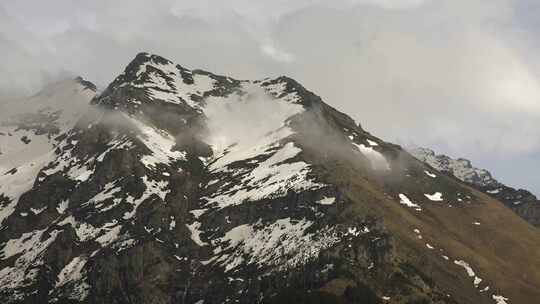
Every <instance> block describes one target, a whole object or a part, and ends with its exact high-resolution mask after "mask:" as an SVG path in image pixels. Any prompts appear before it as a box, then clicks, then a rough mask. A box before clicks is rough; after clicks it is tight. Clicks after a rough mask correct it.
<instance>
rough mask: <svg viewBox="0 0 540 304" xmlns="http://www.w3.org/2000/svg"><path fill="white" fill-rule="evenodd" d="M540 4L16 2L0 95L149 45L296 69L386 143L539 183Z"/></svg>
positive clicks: (256, 74)
mask: <svg viewBox="0 0 540 304" xmlns="http://www.w3.org/2000/svg"><path fill="white" fill-rule="evenodd" d="M539 14H540V3H538V2H537V1H533V0H521V1H517V0H493V1H480V0H472V1H464V0H441V1H433V0H431V1H430V0H424V1H422V0H395V1H392V0H354V1H353V0H343V1H341V0H339V1H332V2H331V3H328V2H326V1H317V0H316V1H307V0H295V1H272V2H267V1H245V0H235V1H230V2H227V3H226V4H225V3H223V4H222V3H219V2H213V1H197V2H195V3H193V2H187V1H168V0H160V1H156V2H154V3H152V5H148V3H147V2H146V1H129V2H127V1H114V2H110V1H102V0H100V1H92V2H88V3H75V2H71V1H67V0H56V1H48V2H46V3H45V2H43V3H41V2H37V3H36V1H28V0H19V1H12V0H6V1H3V2H2V4H0V50H1V51H2V54H3V59H2V61H0V71H1V73H2V75H6V77H2V78H1V79H0V98H1V96H9V97H14V96H25V95H31V94H33V93H34V92H36V91H37V90H39V89H40V88H41V87H43V86H44V85H46V84H48V83H51V82H54V81H56V80H58V79H61V78H63V77H65V76H66V75H82V76H84V77H85V78H87V79H89V80H91V81H93V82H95V83H96V84H98V86H99V87H101V88H103V87H105V86H106V85H107V84H108V83H109V82H110V81H111V80H112V79H114V78H115V77H116V76H117V75H118V74H119V73H120V72H121V71H122V70H123V68H124V66H125V65H126V64H127V63H128V62H129V61H130V60H131V59H132V58H133V57H134V56H135V54H136V53H137V52H139V51H148V52H151V53H157V54H160V55H162V56H164V57H166V58H168V59H170V60H172V61H174V62H177V63H179V64H181V65H183V66H186V67H189V68H202V69H205V70H209V71H212V72H214V73H220V74H226V75H230V76H232V77H235V78H237V79H261V78H264V77H267V76H268V77H275V76H278V75H288V76H290V77H292V78H295V79H296V80H298V81H299V82H301V83H302V84H303V85H304V86H305V87H306V88H308V89H310V90H312V91H314V92H315V93H317V94H318V95H320V96H321V97H322V98H323V100H324V101H325V102H327V103H329V104H331V105H332V106H335V107H337V108H338V109H340V110H342V111H344V112H346V113H347V114H349V115H351V116H352V117H354V118H355V119H356V120H357V121H358V122H360V123H361V124H362V126H363V127H364V128H366V129H367V130H369V131H370V132H372V133H374V134H375V135H377V136H379V137H381V138H383V139H385V140H388V141H392V142H397V143H399V144H402V145H404V146H410V145H418V146H425V147H430V148H433V149H435V150H436V151H437V152H440V153H445V154H448V155H450V156H453V157H466V158H469V159H471V160H472V161H473V164H475V165H477V166H480V167H485V168H487V169H490V171H492V172H493V173H494V175H495V176H496V177H497V178H498V179H500V180H501V181H502V182H507V183H509V184H511V185H514V186H518V187H527V188H531V189H532V190H534V191H536V192H537V193H538V192H540V183H539V181H538V178H536V177H535V176H538V174H537V172H535V171H536V169H535V168H537V167H538V164H539V163H540V128H538V119H539V118H540V117H539V116H540V101H539V100H540V76H539V75H540V60H539V58H540V57H539V56H538V54H540V52H539V46H540V38H538V37H540V35H538V34H539V32H538V28H539V27H538V25H539V24H538V18H537V16H538V15H539ZM509 164H512V165H511V166H510V165H509Z"/></svg>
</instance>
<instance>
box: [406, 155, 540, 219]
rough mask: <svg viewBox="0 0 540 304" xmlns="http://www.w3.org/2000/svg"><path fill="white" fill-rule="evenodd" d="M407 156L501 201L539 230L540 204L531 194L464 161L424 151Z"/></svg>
mask: <svg viewBox="0 0 540 304" xmlns="http://www.w3.org/2000/svg"><path fill="white" fill-rule="evenodd" d="M410 153H411V154H412V155H413V156H414V157H416V158H417V159H419V160H420V161H423V162H425V163H426V164H428V165H430V166H431V167H433V168H435V169H436V170H438V171H440V172H444V173H446V174H449V175H451V176H454V177H456V178H458V179H459V180H461V181H464V182H465V183H467V184H469V185H471V186H473V187H475V188H476V189H478V190H480V191H482V192H484V193H486V194H488V195H490V196H492V197H494V198H496V199H498V200H500V201H501V202H503V203H504V204H505V205H506V206H507V207H508V208H510V209H512V210H513V211H514V212H516V213H517V214H518V215H519V216H521V217H522V218H523V219H525V220H526V221H527V222H529V223H531V224H533V225H535V226H540V200H538V199H537V198H536V196H534V194H532V193H531V192H530V191H528V190H525V189H515V188H512V187H509V186H507V185H504V184H502V183H500V182H499V181H497V180H496V179H495V178H493V176H491V173H490V172H489V171H487V170H485V169H478V168H475V167H473V166H472V164H471V162H470V161H469V160H467V159H463V158H459V159H452V158H450V157H449V156H446V155H442V154H441V155H438V154H435V152H434V151H433V150H430V149H427V148H414V149H411V151H410Z"/></svg>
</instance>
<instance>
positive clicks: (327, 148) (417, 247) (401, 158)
mask: <svg viewBox="0 0 540 304" xmlns="http://www.w3.org/2000/svg"><path fill="white" fill-rule="evenodd" d="M293 125H294V126H295V128H296V130H297V131H298V134H299V136H298V139H297V141H298V144H299V145H301V146H302V147H303V149H304V157H305V158H306V160H307V161H308V162H310V163H312V164H313V166H314V168H316V170H317V173H318V174H319V175H320V176H322V177H323V178H324V179H326V181H327V182H329V183H331V184H334V185H336V186H337V187H338V188H339V189H340V191H342V192H343V193H344V194H345V195H346V196H347V198H348V199H349V200H350V201H352V202H353V204H351V205H350V206H349V207H347V208H348V209H349V210H347V212H349V213H350V214H352V215H354V214H362V215H366V214H369V215H374V216H377V217H382V218H383V221H384V225H385V226H386V229H388V231H389V232H390V234H391V235H392V236H393V239H394V246H395V255H396V259H395V260H396V261H401V262H408V263H411V264H412V265H413V266H414V267H416V268H417V269H419V270H421V271H422V272H423V273H424V274H425V275H426V276H428V277H430V278H431V279H432V280H433V281H434V283H435V284H436V285H437V286H438V287H440V289H441V290H443V291H444V292H445V293H447V294H448V295H449V297H451V298H452V299H454V300H455V301H456V302H457V303H471V304H476V303H480V304H481V303H495V301H494V299H493V298H492V296H493V295H503V296H504V297H506V298H509V300H508V303H513V304H534V303H539V302H538V301H539V299H540V233H539V231H538V229H537V228H535V227H533V226H531V225H530V224H528V223H527V222H525V221H524V220H522V219H521V218H520V217H518V216H517V215H516V214H515V213H513V212H512V211H511V210H510V209H508V208H506V207H505V206H504V205H503V204H502V203H501V202H499V201H496V200H494V199H492V198H490V197H488V196H487V195H485V194H483V193H481V192H479V191H476V190H474V189H472V188H470V187H468V186H467V185H465V184H463V183H461V182H459V181H457V180H456V179H453V178H451V177H448V176H446V175H444V174H442V173H439V172H437V171H436V170H434V169H433V168H430V167H428V166H426V165H425V164H423V163H421V162H419V161H418V160H416V159H415V158H413V157H412V156H410V155H409V154H408V153H407V152H405V151H404V150H402V149H401V148H400V147H399V146H396V145H393V144H388V143H385V142H383V141H381V140H380V139H377V138H376V137H373V136H372V135H371V134H369V133H367V132H365V131H363V130H362V129H361V128H360V126H356V125H354V122H353V121H352V119H350V118H349V117H347V116H345V115H344V114H342V113H339V112H337V111H336V110H334V109H332V108H331V107H329V106H327V105H325V104H322V105H321V107H320V108H319V109H317V108H316V109H315V110H313V111H311V112H310V113H307V114H305V115H303V116H301V117H297V118H296V119H295V120H294V124H293ZM313 126H317V127H316V129H317V131H314V127H313ZM313 134H317V136H311V135H313ZM349 136H352V137H353V140H350V137H349ZM367 139H370V140H375V141H377V143H378V144H379V145H378V146H374V147H373V148H374V149H375V150H376V151H378V152H380V153H382V154H383V155H384V156H385V158H386V159H387V160H388V161H389V164H390V167H391V170H389V171H384V170H383V172H381V171H377V170H373V169H372V168H371V166H370V161H369V159H367V158H366V156H365V155H362V153H359V151H358V150H357V149H356V148H355V147H354V146H353V145H352V142H354V143H357V144H358V143H364V144H365V145H368V144H367V143H366V142H367V141H366V140H367ZM351 141H352V142H351ZM425 170H427V171H429V172H431V173H433V174H435V175H436V177H435V178H433V177H430V176H428V174H426V173H425ZM434 192H441V193H443V199H444V200H443V201H442V202H436V201H430V200H429V199H427V198H426V197H425V196H424V194H432V193H434ZM399 193H404V194H406V195H407V196H408V197H409V198H410V199H411V200H412V201H414V202H415V203H417V204H419V205H420V206H421V208H422V211H417V210H415V209H413V208H409V207H406V206H404V205H402V204H400V203H399V201H400V200H399V198H398V197H399ZM344 214H346V213H344ZM475 223H476V224H475ZM478 223H480V224H479V225H478ZM415 229H418V230H419V231H420V234H421V235H422V239H419V237H418V234H417V233H415V232H414V230H415ZM426 243H428V244H430V246H432V247H434V249H429V248H428V246H427V245H426ZM443 255H444V256H447V257H448V258H449V260H446V259H444V258H443ZM455 260H463V261H466V262H467V263H469V265H470V266H471V267H472V268H473V270H474V271H475V273H476V276H478V277H479V278H481V279H482V282H481V283H480V284H479V287H475V286H474V284H473V280H474V278H473V277H469V276H468V275H467V272H466V270H465V269H464V268H463V267H461V266H459V265H456V264H455V263H454V261H455ZM379 283H380V282H379ZM379 283H377V284H379ZM379 285H380V284H379ZM383 285H384V283H383ZM486 286H489V290H487V291H485V292H480V290H481V289H483V288H485V287H486ZM402 302H403V303H406V301H405V300H404V299H401V298H400V295H399V294H397V295H394V296H393V297H392V299H391V301H390V303H402Z"/></svg>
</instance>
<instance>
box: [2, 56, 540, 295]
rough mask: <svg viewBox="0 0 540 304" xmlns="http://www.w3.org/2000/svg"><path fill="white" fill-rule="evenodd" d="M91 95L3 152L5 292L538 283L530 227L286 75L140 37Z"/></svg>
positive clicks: (399, 288)
mask: <svg viewBox="0 0 540 304" xmlns="http://www.w3.org/2000/svg"><path fill="white" fill-rule="evenodd" d="M80 83H81V82H80V81H79V84H78V85H77V86H76V87H77V88H79V89H77V90H75V91H72V93H73V94H75V95H74V96H73V97H72V98H68V99H73V100H75V99H76V98H78V97H76V96H79V95H80V94H81V93H84V94H87V93H89V91H87V90H85V89H83V87H81V86H80ZM69 90H70V89H68V91H69ZM52 91H54V92H55V93H53V94H52V95H55V94H59V95H57V96H64V95H63V94H64V93H62V92H65V90H64V89H62V88H57V89H52ZM91 91H93V90H91ZM66 94H67V93H66ZM38 96H39V95H38ZM85 96H86V95H85ZM82 108H83V109H85V110H84V111H82V112H83V114H84V115H82V116H80V117H78V118H77V120H76V121H75V122H74V123H71V124H66V125H65V126H67V127H66V128H59V131H58V132H55V133H53V134H54V136H52V135H51V136H46V137H47V138H48V140H50V143H49V144H50V147H52V148H51V149H40V150H39V153H38V152H36V153H35V154H36V155H33V156H32V157H31V158H24V159H23V160H17V163H15V164H11V163H9V159H11V158H12V157H14V156H10V157H6V158H4V159H3V160H2V161H1V162H0V166H3V167H7V168H8V170H7V172H6V173H4V175H3V176H2V184H1V188H0V206H1V208H2V209H0V212H1V214H2V218H1V219H0V220H1V222H0V225H1V230H0V286H1V287H2V288H1V290H0V299H1V300H2V302H5V303H19V302H22V303H496V304H503V303H532V302H531V301H534V300H535V299H537V298H539V297H540V292H539V288H538V286H540V253H539V252H538V251H537V250H535V248H540V235H539V234H538V232H537V230H536V229H535V228H533V227H531V226H530V225H528V224H526V223H525V222H523V221H522V220H521V219H520V218H519V217H517V216H516V215H515V214H514V213H513V212H511V211H510V210H508V209H507V208H505V207H504V206H503V205H502V204H501V203H500V202H498V201H496V200H494V199H492V198H490V197H488V196H486V195H484V194H483V193H481V192H479V191H476V190H474V189H472V188H470V187H468V186H467V185H466V184H464V183H462V182H460V181H458V180H456V179H454V178H450V177H448V176H446V175H445V174H443V173H441V172H439V171H437V170H435V169H433V168H431V167H429V166H427V165H425V164H424V163H422V162H420V161H418V160H417V159H415V158H414V157H412V156H411V155H410V154H408V153H407V152H405V151H404V150H402V149H401V148H400V147H399V146H396V145H394V144H391V143H387V142H385V141H383V140H381V139H379V138H377V137H375V136H373V135H371V134H370V133H368V132H366V131H365V130H363V129H362V128H361V127H360V126H359V125H358V124H357V123H355V122H354V121H353V120H352V119H351V118H350V117H349V116H347V115H345V114H343V113H340V112H338V111H337V110H335V109H333V108H332V107H330V106H329V105H327V104H326V103H324V102H323V101H322V100H321V99H320V98H319V97H318V96H317V95H315V94H314V93H312V92H310V91H308V90H307V89H305V88H304V87H303V86H301V85H300V84H299V83H298V82H296V81H295V80H293V79H290V78H287V77H278V78H275V79H262V80H255V81H251V80H236V79H233V78H230V77H227V76H220V75H215V74H212V73H209V72H206V71H201V70H191V69H188V68H185V67H182V66H180V65H175V64H173V63H172V62H170V61H169V60H167V59H164V58H162V57H160V56H157V55H150V54H147V53H141V54H139V55H137V56H136V57H135V59H134V60H133V61H131V63H129V65H128V66H127V67H126V69H125V70H124V72H123V73H122V74H120V75H119V76H118V77H117V78H116V79H115V80H114V81H113V82H112V83H111V84H110V85H109V86H108V87H107V88H106V89H105V90H104V91H103V92H102V93H101V94H99V96H96V97H94V98H93V99H92V101H91V103H90V106H89V107H85V106H83V107H82ZM77 113H81V111H77ZM64 114H65V113H61V114H59V118H58V121H64V119H67V118H64V116H63V115H64ZM74 117H75V116H74ZM55 121H57V120H55ZM70 121H71V120H70ZM33 134H34V135H35V134H37V133H36V132H33ZM17 136H19V135H17ZM3 138H5V137H0V140H2V141H1V142H0V143H1V144H2V147H4V146H7V145H9V143H8V141H4V139H3ZM49 138H50V139H49ZM33 141H34V140H32V141H31V142H30V143H29V144H32V142H33ZM11 155H15V154H11ZM502 226H506V227H508V228H507V229H504V230H502V229H501V228H500V227H502Z"/></svg>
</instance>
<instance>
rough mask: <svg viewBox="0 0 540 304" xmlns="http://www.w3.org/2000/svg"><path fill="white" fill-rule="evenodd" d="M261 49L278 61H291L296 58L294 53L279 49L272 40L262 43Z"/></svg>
mask: <svg viewBox="0 0 540 304" xmlns="http://www.w3.org/2000/svg"><path fill="white" fill-rule="evenodd" d="M261 51H262V52H263V53H264V54H265V55H267V56H268V57H270V58H272V59H273V60H275V61H278V62H291V61H293V60H294V57H293V55H291V54H289V53H287V52H285V51H284V50H281V49H278V48H276V47H275V46H274V44H273V42H272V41H266V42H265V43H263V44H262V45H261Z"/></svg>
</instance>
